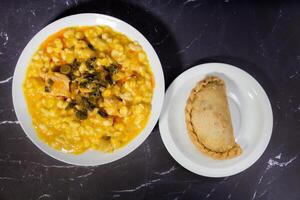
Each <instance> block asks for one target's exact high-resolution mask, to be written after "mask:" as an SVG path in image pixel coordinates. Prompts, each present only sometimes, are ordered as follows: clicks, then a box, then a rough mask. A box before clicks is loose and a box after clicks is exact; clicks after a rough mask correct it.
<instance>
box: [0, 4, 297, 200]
mask: <svg viewBox="0 0 300 200" xmlns="http://www.w3.org/2000/svg"><path fill="white" fill-rule="evenodd" d="M83 12H96V13H104V14H108V15H112V16H115V17H118V18H120V19H122V20H124V21H126V22H128V23H130V24H131V25H133V26H134V27H136V28H137V29H138V30H139V31H141V32H142V33H143V34H144V35H145V36H146V37H147V39H148V40H149V41H150V42H151V44H152V45H153V46H154V48H155V49H156V51H157V53H158V55H159V57H160V59H161V62H162V66H163V69H164V72H165V78H166V85H167V86H168V85H169V84H170V83H171V81H173V80H174V78H175V77H176V76H178V75H179V74H180V73H181V72H183V71H184V70H186V69H188V68H189V67H191V66H193V65H195V64H199V63H204V62H208V61H218V62H226V63H230V64H233V65H236V66H238V67H240V68H242V69H244V70H245V71H247V72H249V73H250V74H251V75H252V76H254V77H255V78H256V79H257V80H258V81H259V82H260V83H261V84H262V86H263V87H264V88H265V90H266V92H267V94H268V96H269V97H270V101H271V104H272V108H273V112H274V130H273V135H272V138H271V141H270V144H269V146H268V148H267V150H266V151H265V153H264V154H263V156H262V157H261V158H260V159H259V160H258V161H257V162H256V163H255V164H254V165H253V166H252V167H251V168H249V169H247V170H246V171H244V172H242V173H240V174H238V175H235V176H231V177H226V178H219V179H212V178H206V177H201V176H198V175H195V174H193V173H191V172H189V171H187V170H185V169H184V168H182V167H181V166H180V165H179V164H177V163H176V162H175V160H173V159H172V157H171V156H170V155H169V154H168V152H167V151H166V149H165V147H164V145H163V143H162V141H161V138H160V135H159V130H158V126H156V127H155V129H154V130H153V132H152V133H151V135H150V136H149V138H148V139H147V140H146V141H145V142H144V143H143V144H142V145H141V146H140V147H139V148H138V149H137V150H135V151H134V152H133V153H131V154H130V155H128V156H127V157H125V158H123V159H121V160H118V161H116V162H113V163H111V164H107V165H103V166H98V167H77V166H71V165H67V164H64V163H61V162H59V161H56V160H54V159H52V158H50V157H49V156H47V155H46V154H44V153H42V152H41V151H40V150H39V149H37V147H35V146H34V145H33V144H32V143H31V142H30V140H29V139H28V138H27V137H26V135H25V133H24V132H23V130H22V129H21V127H20V126H19V124H18V122H17V121H16V116H15V113H14V110H13V105H12V98H11V85H12V80H11V79H12V75H13V70H14V68H15V64H16V62H17V59H18V57H19V55H20V53H21V51H22V49H23V48H24V47H25V45H26V44H27V42H28V41H29V40H30V39H31V38H32V37H33V36H34V34H35V33H37V32H38V31H39V30H40V29H42V28H43V27H44V26H46V25H47V24H49V23H50V22H52V21H54V20H56V19H58V18H61V17H63V16H67V15H70V14H75V13H83ZM299 23H300V2H297V1H282V2H280V1H270V2H262V1H257V2H255V1H233V0H225V1H215V0H207V1H205V0H201V1H197V0H186V1H176V0H173V1H172V0H166V1H163V0H161V1H159V0H147V1H134V0H132V1H122V2H120V1H110V0H107V1H79V0H67V1H63V0H52V1H46V0H44V1H40V0H1V1H0V199H22V200H25V199H70V200H73V199H74V200H76V199H130V200H133V199H174V200H175V199H177V200H179V199H211V200H213V199H235V200H240V199H274V200H282V199H285V200H290V199H300V190H299V189H300V147H299V146H300V93H299V90H300V74H299V72H300V26H299Z"/></svg>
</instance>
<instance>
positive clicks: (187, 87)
mask: <svg viewBox="0 0 300 200" xmlns="http://www.w3.org/2000/svg"><path fill="white" fill-rule="evenodd" d="M208 75H216V76H218V77H220V78H221V79H223V80H224V81H225V84H226V90H227V96H228V101H229V107H230V112H231V117H232V122H233V127H234V134H235V138H236V141H237V143H238V144H240V145H241V147H242V149H243V153H242V154H241V155H240V156H238V157H236V158H233V159H229V160H214V159H211V158H209V157H207V156H205V155H203V154H202V153H201V152H200V151H199V150H198V149H196V147H195V146H194V145H193V143H192V142H191V140H190V138H189V136H188V133H187V129H186V124H185V115H184V109H185V104H186V100H187V98H188V96H189V94H190V92H191V90H192V89H193V87H194V86H195V85H196V83H197V82H198V81H200V80H202V79H204V78H205V77H206V76H208ZM272 128H273V114H272V109H271V104H270V101H269V99H268V97H267V95H266V93H265V91H264V90H263V88H262V87H261V86H260V84H259V83H258V82H257V81H256V80H255V79H254V78H253V77H252V76H250V75H249V74H248V73H246V72H245V71H243V70H241V69H239V68H236V67H234V66H231V65H228V64H222V63H207V64H201V65H198V66H195V67H193V68H191V69H189V70H187V71H185V72H183V73H182V74H181V75H180V76H178V77H177V78H176V79H175V80H174V81H173V83H172V84H171V86H170V87H169V88H168V90H167V92H166V97H165V102H164V107H163V111H162V114H161V116H160V121H159V129H160V134H161V137H162V140H163V142H164V144H165V146H166V148H167V150H168V151H169V153H170V154H171V155H172V156H173V158H174V159H175V160H176V161H177V162H178V163H179V164H181V165H182V166H183V167H185V168H186V169H188V170H190V171H191V172H194V173H196V174H199V175H202V176H207V177H225V176H230V175H234V174H237V173H239V172H241V171H243V170H245V169H247V168H248V167H250V166H251V165H252V164H253V163H254V162H255V161H257V160H258V158H259V157H260V156H261V155H262V153H263V152H264V151H265V149H266V147H267V145H268V143H269V140H270V138H271V134H272Z"/></svg>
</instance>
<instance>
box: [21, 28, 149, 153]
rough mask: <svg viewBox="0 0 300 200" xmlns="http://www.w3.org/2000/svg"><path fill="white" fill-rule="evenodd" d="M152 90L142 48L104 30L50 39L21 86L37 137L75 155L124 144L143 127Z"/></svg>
mask: <svg viewBox="0 0 300 200" xmlns="http://www.w3.org/2000/svg"><path fill="white" fill-rule="evenodd" d="M153 89H154V77H153V74H152V72H151V69H150V66H149V62H148V59H147V56H146V54H145V52H144V51H143V49H142V47H141V46H140V45H139V44H138V43H137V42H134V41H132V40H130V39H129V38H127V37H126V36H125V35H123V34H121V33H118V32H115V31H114V30H112V29H111V28H110V27H108V26H89V27H70V28H66V29H63V30H61V31H59V32H57V33H55V34H54V35H52V36H50V37H49V38H48V39H47V40H46V41H45V42H44V43H43V44H42V45H41V46H40V47H39V49H38V51H37V52H36V53H35V54H34V55H33V57H32V59H31V62H30V64H29V66H28V70H27V74H26V78H25V81H24V83H23V90H24V94H25V97H26V101H27V106H28V108H29V112H30V114H31V116H32V121H33V124H34V127H35V129H36V131H37V134H38V136H39V138H40V139H41V140H43V141H44V142H46V143H47V144H48V145H49V146H51V147H53V148H55V149H57V150H60V151H63V152H68V153H73V154H79V153H82V152H84V151H86V150H88V149H95V150H100V151H103V152H111V151H113V150H115V149H118V148H120V147H122V146H124V145H126V144H127V143H128V142H129V141H130V140H132V139H133V138H134V137H135V136H137V134H139V133H140V132H141V131H142V130H143V129H144V127H145V126H146V124H147V121H148V119H149V116H150V112H151V100H152V95H153Z"/></svg>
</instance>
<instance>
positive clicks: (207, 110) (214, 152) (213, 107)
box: [185, 76, 242, 159]
mask: <svg viewBox="0 0 300 200" xmlns="http://www.w3.org/2000/svg"><path fill="white" fill-rule="evenodd" d="M185 116H186V125H187V129H188V133H189V136H190V138H191V140H192V142H193V143H194V144H195V145H196V146H197V147H198V149H200V150H201V151H202V152H203V153H204V154H206V155H208V156H210V157H212V158H214V159H229V158H232V157H235V156H238V155H240V154H241V153H242V149H241V148H240V146H239V145H238V144H237V143H236V142H235V138H234V135H233V128H232V122H231V117H230V111H229V106H228V101H227V97H226V90H225V83H224V82H223V80H221V79H220V78H218V77H215V76H209V77H207V78H205V79H204V80H202V81H200V82H198V83H197V85H196V86H195V87H194V89H193V90H192V92H191V94H190V96H189V98H188V100H187V103H186V107H185Z"/></svg>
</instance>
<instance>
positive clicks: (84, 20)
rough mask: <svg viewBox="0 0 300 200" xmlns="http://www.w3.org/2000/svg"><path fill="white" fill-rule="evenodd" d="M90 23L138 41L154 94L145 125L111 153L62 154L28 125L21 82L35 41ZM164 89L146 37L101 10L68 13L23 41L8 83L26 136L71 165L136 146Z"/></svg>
mask: <svg viewBox="0 0 300 200" xmlns="http://www.w3.org/2000/svg"><path fill="white" fill-rule="evenodd" d="M92 25H108V26H110V27H112V28H113V29H114V30H116V31H118V32H121V33H123V34H125V35H126V36H128V37H129V38H130V39H132V40H135V41H138V42H139V44H140V45H141V46H142V47H143V49H144V51H145V52H146V54H147V56H148V59H149V62H150V66H151V68H152V71H153V74H154V77H155V89H154V95H153V99H152V111H151V117H150V119H149V122H148V124H147V126H146V128H145V129H144V130H143V131H142V132H141V133H140V134H139V135H138V136H137V137H136V138H134V139H133V140H132V141H131V142H130V143H129V144H128V145H126V146H125V147H123V148H121V149H119V150H117V151H114V152H113V153H101V152H98V151H88V152H86V153H84V154H80V155H72V154H66V153H63V152H60V151H56V150H54V149H52V148H51V147H49V146H48V145H47V144H45V143H44V142H42V141H41V140H40V139H39V138H38V137H37V134H36V132H35V130H34V128H33V126H32V121H31V117H30V114H29V113H28V109H27V106H26V102H25V98H24V94H23V90H22V84H23V81H24V78H25V73H26V69H27V66H28V64H29V62H30V59H31V57H32V55H33V54H34V53H35V51H36V50H37V49H38V47H39V45H40V44H41V43H42V42H43V41H44V40H45V39H46V38H47V37H48V36H50V35H51V34H53V33H56V32H57V31H59V30H61V29H63V28H65V27H69V26H92ZM164 91H165V84H164V76H163V71H162V67H161V64H160V61H159V58H158V56H157V54H156V53H155V51H154V49H153V47H152V46H151V44H150V43H149V42H148V41H147V39H146V38H145V37H144V36H143V35H142V34H141V33H140V32H139V31H137V30H136V29H135V28H133V27H132V26H131V25H129V24H127V23H126V22H123V21H121V20H119V19H117V18H114V17H110V16H107V15H101V14H78V15H72V16H68V17H65V18H62V19H59V20H57V21H55V22H53V23H51V24H49V25H48V26H46V27H45V28H43V29H42V30H41V31H39V32H38V33H37V34H36V35H35V36H34V37H33V38H32V39H31V40H30V42H29V43H28V44H27V45H26V47H25V49H24V50H23V52H22V54H21V56H20V58H19V60H18V62H17V65H16V68H15V72H14V77H13V87H12V95H13V104H14V108H15V112H16V114H17V117H18V120H19V121H20V124H21V126H22V128H23V130H24V131H25V133H26V134H27V136H28V137H29V138H30V140H31V141H32V142H33V143H34V144H35V145H36V146H37V147H38V148H40V149H41V150H42V151H43V152H45V153H46V154H48V155H50V156H52V157H53V158H56V159H58V160H60V161H63V162H66V163H70V164H75V165H85V166H87V165H101V164H105V163H109V162H112V161H115V160H117V159H120V158H122V157H124V156H126V155H127V154H129V153H130V152H132V151H133V150H134V149H136V148H137V147H138V146H139V145H140V144H142V142H143V141H144V140H145V139H146V138H147V137H148V135H149V134H150V133H151V131H152V129H153V128H154V126H155V124H156V122H157V120H158V117H159V114H160V111H161V108H162V104H163V99H164Z"/></svg>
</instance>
